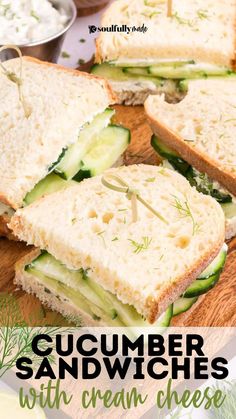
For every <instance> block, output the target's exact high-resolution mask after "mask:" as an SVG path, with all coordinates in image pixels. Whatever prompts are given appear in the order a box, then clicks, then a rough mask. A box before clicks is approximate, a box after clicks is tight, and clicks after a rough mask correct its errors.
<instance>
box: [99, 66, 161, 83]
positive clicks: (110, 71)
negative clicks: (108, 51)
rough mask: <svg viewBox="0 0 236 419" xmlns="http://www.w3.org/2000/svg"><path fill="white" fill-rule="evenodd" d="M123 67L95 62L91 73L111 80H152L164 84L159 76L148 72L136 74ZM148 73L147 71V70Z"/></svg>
mask: <svg viewBox="0 0 236 419" xmlns="http://www.w3.org/2000/svg"><path fill="white" fill-rule="evenodd" d="M123 70H124V69H123V68H121V67H115V66H114V65H110V64H108V63H104V64H95V65H94V66H93V67H92V69H91V73H92V74H95V75H96V76H99V77H104V78H105V79H108V80H111V81H117V82H125V81H132V82H145V81H148V82H152V83H154V84H155V85H156V86H159V85H162V84H163V80H162V79H161V78H158V77H152V75H151V74H149V73H147V75H144V74H140V73H138V74H135V73H132V74H131V73H129V72H127V70H126V69H125V71H123ZM145 73H146V72H145Z"/></svg>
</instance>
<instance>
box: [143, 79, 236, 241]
mask: <svg viewBox="0 0 236 419" xmlns="http://www.w3.org/2000/svg"><path fill="white" fill-rule="evenodd" d="M145 110H146V113H147V116H148V120H149V122H150V125H151V128H152V130H153V132H154V134H155V135H154V136H153V137H152V146H153V147H154V149H155V150H156V151H157V153H158V154H159V155H160V156H161V157H162V158H163V159H165V161H164V163H163V164H164V166H166V165H168V167H171V168H172V169H175V170H176V171H177V172H179V173H181V174H182V175H183V176H185V178H186V179H187V180H188V181H189V182H190V184H191V185H192V186H193V187H195V188H196V189H197V190H198V191H199V192H202V193H203V194H205V195H210V196H212V197H213V198H214V199H215V200H216V201H218V202H219V204H220V205H221V207H222V209H223V211H224V213H225V219H226V238H227V239H230V238H232V237H234V236H235V235H236V147H235V135H236V80H234V79H214V80H213V79H212V80H192V81H189V83H188V93H187V95H186V96H185V98H184V99H183V100H182V101H181V102H179V103H178V104H170V103H167V102H166V101H165V99H164V97H160V96H150V97H149V98H148V99H147V101H146V102H145ZM167 162H168V163H167Z"/></svg>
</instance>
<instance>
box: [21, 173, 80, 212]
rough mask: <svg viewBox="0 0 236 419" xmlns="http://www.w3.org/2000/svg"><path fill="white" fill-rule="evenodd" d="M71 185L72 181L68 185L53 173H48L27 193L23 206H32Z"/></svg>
mask: <svg viewBox="0 0 236 419" xmlns="http://www.w3.org/2000/svg"><path fill="white" fill-rule="evenodd" d="M73 183H74V182H73V181H70V183H69V182H66V181H65V180H63V179H61V178H60V176H57V175H56V174H55V173H50V175H47V176H46V177H45V178H44V179H42V180H40V182H39V183H37V185H36V186H35V187H34V189H32V191H31V192H28V193H27V195H26V197H25V199H24V204H25V205H29V204H32V202H34V201H36V200H37V199H39V198H41V197H42V196H45V195H49V194H50V193H53V192H57V191H60V190H61V189H63V188H65V187H66V186H69V185H70V184H73Z"/></svg>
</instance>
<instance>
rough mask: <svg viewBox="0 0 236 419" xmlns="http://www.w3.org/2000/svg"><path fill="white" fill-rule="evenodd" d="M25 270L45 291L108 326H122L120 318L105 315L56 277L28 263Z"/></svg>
mask: <svg viewBox="0 0 236 419" xmlns="http://www.w3.org/2000/svg"><path fill="white" fill-rule="evenodd" d="M26 271H27V272H28V273H29V274H31V275H33V276H35V277H36V278H38V279H39V280H40V282H41V283H42V284H44V285H45V289H46V292H47V293H50V292H51V293H53V294H55V295H58V296H60V297H61V298H62V299H64V298H66V299H67V300H69V301H70V302H71V303H72V304H73V305H75V306H76V307H78V308H79V309H80V310H82V311H83V312H84V313H86V314H88V315H89V316H90V317H91V318H93V319H96V320H101V319H102V320H105V321H106V324H107V325H108V326H111V327H112V326H113V327H121V326H122V327H124V324H123V323H122V322H121V321H120V319H118V318H117V317H114V318H111V317H109V316H106V313H105V312H104V311H103V310H102V309H100V308H99V307H97V306H96V305H94V304H93V305H91V303H90V301H89V300H87V299H86V298H85V297H83V296H82V294H80V292H78V291H76V290H74V289H73V288H71V287H69V286H68V285H65V284H63V283H61V282H59V281H57V280H56V279H52V278H49V277H47V276H46V275H44V274H43V273H42V272H40V271H39V270H37V269H35V268H34V267H30V265H28V266H27V269H26ZM62 304H63V301H62Z"/></svg>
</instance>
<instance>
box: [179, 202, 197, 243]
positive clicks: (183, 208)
mask: <svg viewBox="0 0 236 419" xmlns="http://www.w3.org/2000/svg"><path fill="white" fill-rule="evenodd" d="M174 200H175V202H174V204H173V207H174V208H176V209H177V210H178V212H179V214H180V216H181V217H183V218H185V217H189V218H190V219H191V220H192V224H193V230H192V234H193V236H194V234H195V233H197V232H198V230H199V228H200V226H199V224H198V223H197V222H196V221H195V219H194V216H193V213H192V210H191V208H190V206H189V203H188V200H187V199H186V200H185V201H184V202H183V203H182V202H181V201H180V200H179V198H177V197H176V196H174Z"/></svg>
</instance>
